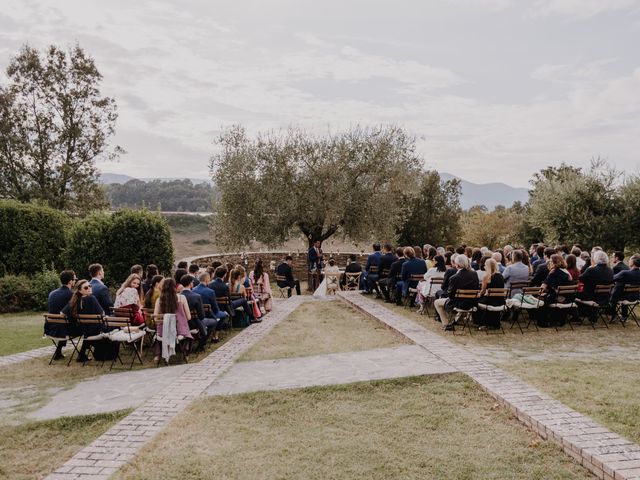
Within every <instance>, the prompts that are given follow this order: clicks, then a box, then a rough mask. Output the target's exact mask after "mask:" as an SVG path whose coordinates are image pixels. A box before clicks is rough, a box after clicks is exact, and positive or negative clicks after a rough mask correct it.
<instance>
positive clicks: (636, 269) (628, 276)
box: [611, 254, 640, 318]
mask: <svg viewBox="0 0 640 480" xmlns="http://www.w3.org/2000/svg"><path fill="white" fill-rule="evenodd" d="M629 265H630V266H631V268H630V269H628V270H622V271H620V272H618V273H616V274H615V275H614V276H613V281H614V282H615V287H613V291H612V292H611V305H612V306H613V312H612V316H613V315H615V313H616V312H615V307H616V305H617V303H618V302H619V301H620V300H621V299H623V298H622V297H623V295H624V287H625V286H626V285H640V255H639V254H635V255H633V256H632V257H631V258H630V259H629ZM624 300H629V301H636V300H638V295H637V294H630V295H627V296H626V297H625V298H624ZM621 313H622V316H623V317H625V318H626V317H627V316H628V307H627V306H626V305H623V307H622V312H621ZM614 318H615V317H614Z"/></svg>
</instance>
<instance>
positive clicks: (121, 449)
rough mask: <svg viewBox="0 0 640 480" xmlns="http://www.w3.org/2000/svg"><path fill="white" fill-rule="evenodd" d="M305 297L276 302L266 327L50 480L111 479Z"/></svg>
mask: <svg viewBox="0 0 640 480" xmlns="http://www.w3.org/2000/svg"><path fill="white" fill-rule="evenodd" d="M302 301H304V297H298V296H294V297H291V298H290V299H289V300H286V301H283V302H278V303H277V304H275V305H274V310H273V311H272V312H271V313H270V314H269V315H267V316H266V317H265V319H264V320H263V321H262V323H256V324H253V325H251V326H250V327H248V328H246V329H245V330H243V331H242V332H241V333H239V334H238V335H236V336H235V337H234V338H232V339H231V340H230V341H229V342H228V343H226V344H224V345H223V346H222V347H220V348H219V349H217V350H216V351H215V352H213V353H211V354H210V355H209V356H208V357H207V358H205V359H203V360H201V361H200V362H199V363H195V364H192V365H189V368H187V369H186V370H185V371H184V373H183V374H182V375H181V376H180V377H178V378H177V379H176V380H175V381H173V382H172V383H171V384H170V385H169V386H167V387H166V388H164V389H163V390H161V391H159V392H157V393H156V394H155V395H154V396H153V397H151V398H150V399H148V400H147V401H146V402H145V404H144V406H142V407H139V408H137V409H136V410H134V411H133V412H132V413H131V414H129V415H127V416H126V417H125V418H123V419H122V420H120V422H118V423H117V424H116V425H114V426H113V427H112V428H111V429H109V430H108V431H107V432H105V433H104V434H103V435H101V436H100V437H98V438H97V439H96V440H95V441H93V442H92V443H91V444H90V445H89V446H87V447H85V448H83V449H82V450H80V451H79V452H78V453H76V454H75V455H74V456H73V457H72V458H71V459H70V460H68V461H67V462H65V463H64V464H63V465H61V466H59V467H58V468H56V470H55V472H54V473H52V474H51V475H49V476H47V477H46V478H47V479H49V480H104V479H107V478H109V477H110V476H111V475H112V474H113V473H114V472H116V471H117V470H118V469H119V468H120V467H122V466H123V465H124V464H125V463H127V462H128V461H129V460H131V459H132V458H133V457H134V456H135V455H136V454H137V453H138V451H139V450H140V449H141V448H142V447H143V446H144V445H145V444H146V443H147V442H149V441H150V440H151V439H152V438H153V437H154V436H155V435H156V433H157V432H158V431H159V430H161V429H163V428H164V427H165V426H166V425H167V424H168V423H169V422H170V421H171V420H172V419H173V418H174V417H175V416H176V415H178V414H179V413H180V412H182V411H183V410H184V409H185V408H186V407H187V406H188V405H189V404H190V403H191V402H192V401H193V400H195V399H196V398H197V397H198V396H199V395H201V394H202V393H203V392H204V390H205V389H206V388H207V387H208V386H209V385H210V384H211V383H212V382H213V381H214V380H216V378H218V377H219V376H220V375H221V374H222V373H223V372H224V371H225V370H227V369H228V368H229V367H230V366H231V365H232V364H233V362H234V361H235V360H236V359H237V358H238V357H239V356H240V355H241V354H242V353H243V352H244V351H245V350H247V349H249V348H250V347H251V346H253V345H254V344H255V343H256V342H258V341H259V340H260V339H261V338H263V337H264V336H265V335H267V334H268V333H269V332H270V331H271V329H272V328H273V327H275V326H276V325H277V324H278V323H280V321H282V320H283V319H284V318H286V317H287V316H288V315H289V314H290V313H291V312H292V311H293V310H294V309H295V308H296V307H297V306H298V305H299V304H300V303H301V302H302Z"/></svg>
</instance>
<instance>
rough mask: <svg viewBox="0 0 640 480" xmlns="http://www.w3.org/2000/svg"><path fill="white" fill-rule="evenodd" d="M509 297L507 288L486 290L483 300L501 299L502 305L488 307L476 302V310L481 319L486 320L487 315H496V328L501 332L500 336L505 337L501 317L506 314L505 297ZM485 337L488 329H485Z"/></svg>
mask: <svg viewBox="0 0 640 480" xmlns="http://www.w3.org/2000/svg"><path fill="white" fill-rule="evenodd" d="M508 295H509V289H507V288H488V289H487V291H486V292H485V294H484V295H483V298H494V299H495V298H499V299H502V301H503V303H502V305H488V304H486V303H481V302H478V310H480V312H481V315H482V318H483V319H486V318H487V315H489V314H496V315H497V316H498V326H499V327H500V330H502V334H503V335H505V331H504V328H502V317H504V315H505V313H506V312H507V310H508V308H509V307H507V296H508ZM486 332H487V335H488V334H489V328H487V329H486Z"/></svg>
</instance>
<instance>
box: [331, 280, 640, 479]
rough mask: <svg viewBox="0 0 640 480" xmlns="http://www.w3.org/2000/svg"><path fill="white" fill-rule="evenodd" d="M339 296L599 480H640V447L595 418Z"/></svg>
mask: <svg viewBox="0 0 640 480" xmlns="http://www.w3.org/2000/svg"><path fill="white" fill-rule="evenodd" d="M338 295H339V296H340V297H341V298H343V299H344V300H345V301H347V303H349V304H351V305H353V306H355V307H356V308H358V309H359V310H361V311H362V312H363V313H365V314H368V315H371V316H372V317H374V318H376V319H378V320H380V321H381V322H383V323H385V324H387V325H388V326H389V327H391V328H393V329H394V330H397V331H398V332H400V333H402V334H403V335H405V336H407V337H408V338H410V339H411V340H413V341H414V342H415V343H416V344H418V345H421V346H423V347H425V348H426V349H427V350H429V351H430V352H432V353H433V354H434V355H436V356H438V357H440V358H441V359H442V360H443V361H445V362H446V363H448V364H449V365H451V366H453V367H455V368H457V369H458V370H459V371H461V372H463V373H466V374H467V375H469V376H470V377H471V378H473V379H474V380H475V381H476V382H477V383H478V384H479V385H480V386H481V387H482V388H484V389H485V390H486V391H487V392H488V393H489V394H490V395H491V396H493V397H494V398H496V399H497V400H498V401H499V402H500V403H502V404H504V405H505V406H507V407H508V408H509V409H510V410H511V411H512V412H513V413H514V414H515V415H516V416H517V418H518V419H519V420H520V421H521V422H523V423H524V424H525V425H527V426H528V427H530V428H531V429H533V430H534V431H536V432H537V433H538V434H539V435H540V436H541V437H543V438H548V439H549V440H552V441H554V442H555V443H557V444H558V445H560V446H561V447H562V448H563V450H564V451H565V452H566V453H567V454H568V455H570V456H571V457H573V458H574V459H575V460H576V461H577V462H578V463H580V464H581V465H582V466H584V467H585V468H586V469H588V470H589V471H590V472H592V473H593V474H595V475H596V476H597V477H598V478H600V479H604V480H631V479H636V480H638V479H640V445H637V444H635V443H633V442H631V441H629V440H627V439H625V438H622V437H621V436H619V435H617V434H615V433H613V432H611V431H609V430H608V429H606V428H604V427H603V426H601V425H600V424H598V423H597V422H595V421H594V420H592V419H591V418H589V417H587V416H585V415H582V414H580V413H578V412H576V411H575V410H572V409H571V408H569V407H567V406H565V405H564V404H562V403H561V402H559V401H557V400H554V399H553V398H551V397H549V396H548V395H546V394H544V393H542V392H540V391H539V390H537V389H535V388H534V387H532V386H530V385H528V384H527V383H525V382H522V381H520V380H518V379H517V378H515V377H513V376H511V375H509V374H507V373H506V372H504V371H502V370H500V369H499V368H497V367H496V366H494V365H492V364H490V363H487V362H484V361H482V360H480V359H479V358H478V357H477V356H476V355H474V354H473V353H472V352H470V351H469V350H466V349H465V348H462V347H459V346H457V345H455V344H454V343H452V342H450V341H449V340H447V339H446V338H445V337H444V336H442V335H439V334H437V333H433V332H431V331H429V330H427V329H426V328H424V327H422V326H420V325H418V324H417V323H415V322H413V321H412V320H409V319H408V318H406V317H404V316H402V315H399V314H396V313H395V312H393V311H392V310H390V309H388V308H387V307H385V306H384V305H381V304H379V303H376V302H374V301H373V300H370V299H368V298H366V297H364V296H363V295H360V294H359V293H357V292H340V293H338Z"/></svg>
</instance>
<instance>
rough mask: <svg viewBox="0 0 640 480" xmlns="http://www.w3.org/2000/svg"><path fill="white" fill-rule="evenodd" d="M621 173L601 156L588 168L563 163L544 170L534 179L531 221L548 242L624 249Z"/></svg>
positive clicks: (530, 203)
mask: <svg viewBox="0 0 640 480" xmlns="http://www.w3.org/2000/svg"><path fill="white" fill-rule="evenodd" d="M618 178H619V173H618V172H616V171H615V170H614V169H612V168H611V167H609V166H608V165H607V164H606V163H604V162H603V161H601V160H595V161H594V162H593V163H592V166H591V168H590V169H589V170H588V171H586V172H585V171H583V170H582V169H580V168H576V167H572V166H568V165H565V164H562V165H561V166H560V167H558V168H554V167H550V168H547V169H545V170H542V171H541V172H540V173H539V174H536V175H535V176H534V179H533V180H532V181H531V184H532V186H533V189H532V190H531V191H530V193H529V205H530V216H529V220H530V224H531V225H532V226H533V227H535V228H538V229H539V230H540V231H541V232H542V233H543V235H544V238H545V240H546V241H547V242H551V243H566V244H572V243H580V244H582V245H601V246H602V247H605V248H616V249H623V248H624V245H625V242H626V238H625V231H624V229H623V228H621V226H622V221H623V216H622V213H623V210H622V199H621V197H620V193H619V189H618V188H617V181H618Z"/></svg>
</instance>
